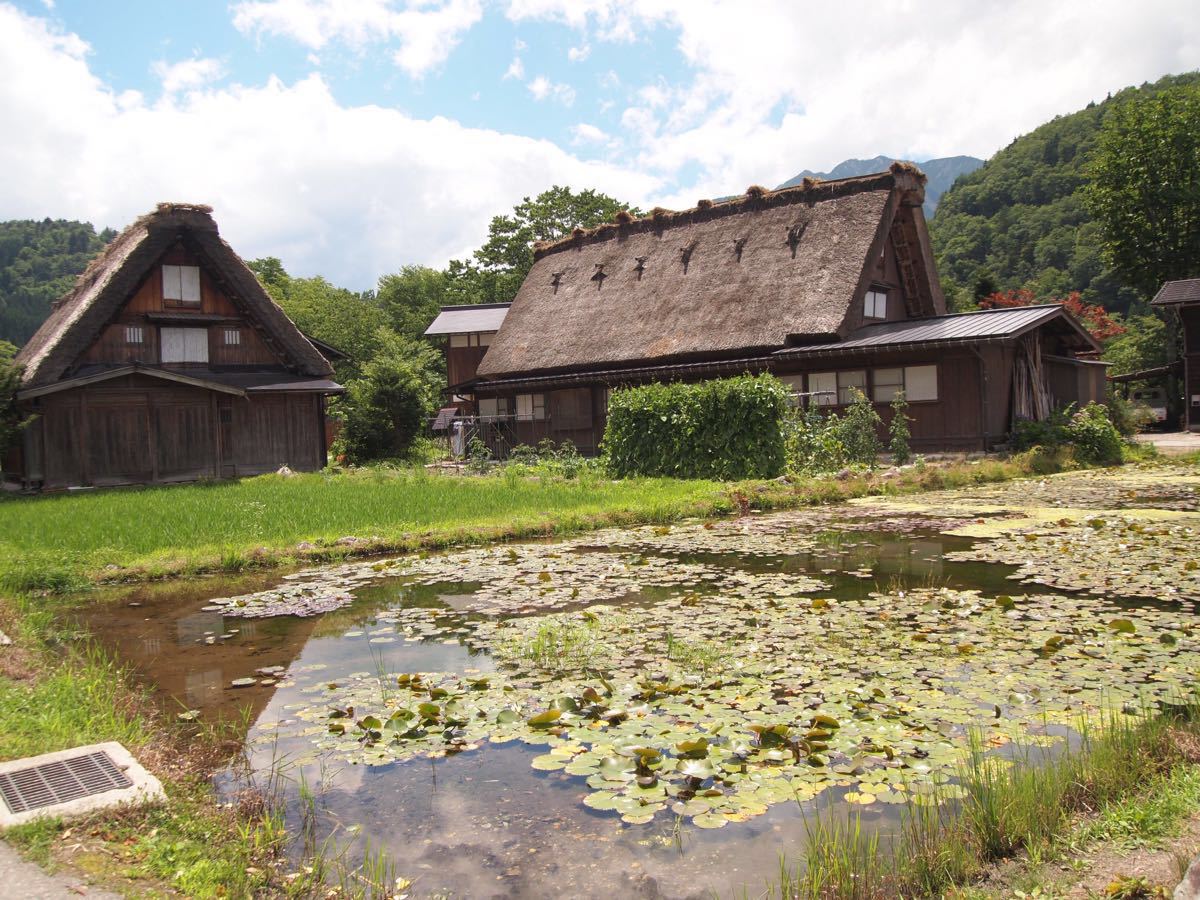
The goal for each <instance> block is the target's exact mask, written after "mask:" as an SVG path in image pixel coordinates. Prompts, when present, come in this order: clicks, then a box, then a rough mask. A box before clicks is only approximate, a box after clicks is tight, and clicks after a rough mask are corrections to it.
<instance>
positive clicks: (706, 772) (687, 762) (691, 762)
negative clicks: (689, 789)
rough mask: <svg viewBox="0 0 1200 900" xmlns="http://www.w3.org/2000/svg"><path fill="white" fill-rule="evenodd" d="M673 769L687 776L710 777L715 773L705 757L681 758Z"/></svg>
mask: <svg viewBox="0 0 1200 900" xmlns="http://www.w3.org/2000/svg"><path fill="white" fill-rule="evenodd" d="M675 771H677V772H679V773H680V774H681V775H685V776H687V777H688V778H698V779H701V780H703V779H705V778H712V777H713V776H714V775H715V774H716V770H715V769H713V764H712V763H711V762H710V761H709V760H707V759H681V760H679V762H678V763H677V764H676V766H675Z"/></svg>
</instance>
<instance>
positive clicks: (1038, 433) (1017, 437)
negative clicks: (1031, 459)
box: [1009, 406, 1073, 451]
mask: <svg viewBox="0 0 1200 900" xmlns="http://www.w3.org/2000/svg"><path fill="white" fill-rule="evenodd" d="M1072 409H1073V407H1072V406H1067V407H1064V408H1062V409H1056V410H1054V411H1052V412H1051V413H1050V415H1048V416H1047V417H1046V418H1045V419H1043V420H1042V421H1040V422H1035V421H1034V420H1033V419H1017V421H1016V423H1015V424H1014V425H1013V429H1012V434H1011V435H1010V436H1009V443H1010V444H1011V445H1012V448H1013V449H1014V450H1018V451H1020V450H1029V449H1030V448H1032V447H1059V446H1062V445H1064V444H1067V443H1069V442H1070V439H1071V438H1070V434H1069V433H1068V431H1067V425H1068V424H1069V423H1070V421H1071V410H1072Z"/></svg>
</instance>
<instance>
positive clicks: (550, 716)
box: [525, 709, 562, 728]
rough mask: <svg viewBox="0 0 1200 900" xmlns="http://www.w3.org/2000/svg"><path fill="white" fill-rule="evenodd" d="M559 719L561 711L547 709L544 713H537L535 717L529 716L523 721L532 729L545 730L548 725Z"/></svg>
mask: <svg viewBox="0 0 1200 900" xmlns="http://www.w3.org/2000/svg"><path fill="white" fill-rule="evenodd" d="M561 717H562V710H561V709H547V710H545V711H544V712H540V713H538V714H537V715H534V716H530V717H529V718H528V719H526V720H525V721H526V722H527V723H528V724H530V725H532V726H533V727H534V728H545V727H547V726H549V725H553V724H554V723H555V722H557V721H558V720H559V719H560V718H561Z"/></svg>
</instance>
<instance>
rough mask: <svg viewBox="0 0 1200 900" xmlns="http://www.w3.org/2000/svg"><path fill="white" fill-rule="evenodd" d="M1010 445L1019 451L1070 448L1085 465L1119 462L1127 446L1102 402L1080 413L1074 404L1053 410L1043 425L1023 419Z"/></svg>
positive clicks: (1076, 458) (1018, 423) (1013, 434)
mask: <svg viewBox="0 0 1200 900" xmlns="http://www.w3.org/2000/svg"><path fill="white" fill-rule="evenodd" d="M1011 443H1012V446H1013V449H1015V450H1018V451H1020V450H1028V449H1030V448H1031V447H1070V448H1071V450H1072V451H1073V455H1074V458H1075V460H1076V461H1078V462H1080V463H1082V464H1084V465H1109V464H1113V463H1119V462H1121V460H1122V458H1123V455H1124V453H1123V449H1124V446H1125V442H1124V440H1123V439H1122V438H1121V434H1120V432H1118V431H1117V429H1116V426H1114V425H1113V422H1112V419H1110V418H1109V415H1108V410H1107V409H1106V408H1105V407H1104V406H1102V405H1101V404H1099V403H1089V404H1088V405H1087V406H1085V407H1084V408H1083V409H1080V410H1076V409H1075V406H1074V404H1071V405H1068V406H1065V407H1063V408H1062V409H1056V410H1054V412H1052V413H1050V415H1049V416H1047V417H1046V418H1045V419H1044V420H1043V421H1041V422H1033V421H1030V420H1028V419H1021V420H1019V421H1018V422H1017V424H1016V425H1014V426H1013V431H1012V438H1011Z"/></svg>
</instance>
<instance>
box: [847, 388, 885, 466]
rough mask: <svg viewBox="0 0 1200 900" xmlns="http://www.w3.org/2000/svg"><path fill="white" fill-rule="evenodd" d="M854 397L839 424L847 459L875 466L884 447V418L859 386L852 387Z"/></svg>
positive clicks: (862, 464) (855, 463)
mask: <svg viewBox="0 0 1200 900" xmlns="http://www.w3.org/2000/svg"><path fill="white" fill-rule="evenodd" d="M851 390H852V391H853V395H852V396H853V399H852V400H851V401H850V405H849V406H848V407H846V412H845V415H843V416H842V418H841V421H840V422H839V423H838V425H837V429H838V435H839V437H840V438H841V441H842V446H844V447H845V448H846V461H847V462H849V463H851V464H853V465H860V466H874V465H875V461H876V460H877V459H878V457H879V451H880V450H882V449H883V446H882V444H881V443H880V441H879V430H880V429H881V428H882V427H883V420H882V419H881V418H879V413H877V412H875V407H874V406H873V405H872V403H871V401H870V400H869V399H868V398H867V395H866V394H864V393H863V392H862V391H860V390H859V389H858V388H851Z"/></svg>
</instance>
